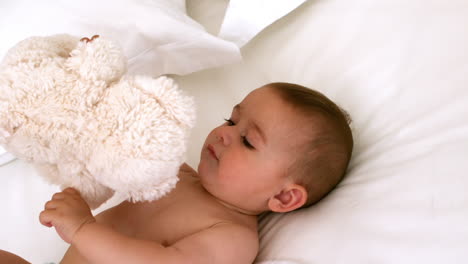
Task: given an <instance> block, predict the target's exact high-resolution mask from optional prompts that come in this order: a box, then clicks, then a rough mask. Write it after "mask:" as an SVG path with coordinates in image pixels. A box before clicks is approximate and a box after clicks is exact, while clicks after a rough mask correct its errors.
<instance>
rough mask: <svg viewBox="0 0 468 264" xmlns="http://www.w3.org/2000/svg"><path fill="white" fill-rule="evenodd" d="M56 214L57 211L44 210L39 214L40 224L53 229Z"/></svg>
mask: <svg viewBox="0 0 468 264" xmlns="http://www.w3.org/2000/svg"><path fill="white" fill-rule="evenodd" d="M55 214H56V211H55V210H44V211H42V212H41V213H40V214H39V222H41V224H42V225H44V226H47V227H52V226H53V224H52V220H53V219H54V215H55Z"/></svg>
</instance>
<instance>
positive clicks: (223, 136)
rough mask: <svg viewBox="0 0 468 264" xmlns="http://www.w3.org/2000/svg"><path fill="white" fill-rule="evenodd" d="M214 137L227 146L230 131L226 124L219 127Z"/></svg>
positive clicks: (229, 140) (229, 139)
mask: <svg viewBox="0 0 468 264" xmlns="http://www.w3.org/2000/svg"><path fill="white" fill-rule="evenodd" d="M216 138H217V139H218V140H219V141H221V143H223V145H224V146H229V145H230V144H231V138H232V135H231V131H230V129H229V127H228V126H224V127H220V128H219V130H218V133H217V134H216Z"/></svg>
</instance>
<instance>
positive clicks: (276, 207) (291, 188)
mask: <svg viewBox="0 0 468 264" xmlns="http://www.w3.org/2000/svg"><path fill="white" fill-rule="evenodd" d="M306 201H307V191H306V189H305V188H304V187H303V186H301V185H298V184H295V183H291V184H289V185H287V186H286V187H284V188H283V189H282V190H281V192H280V193H278V194H276V195H275V196H273V197H271V198H270V200H268V208H269V209H270V210H271V211H272V212H277V213H286V212H290V211H293V210H296V209H298V208H300V207H301V206H303V205H304V204H305V203H306Z"/></svg>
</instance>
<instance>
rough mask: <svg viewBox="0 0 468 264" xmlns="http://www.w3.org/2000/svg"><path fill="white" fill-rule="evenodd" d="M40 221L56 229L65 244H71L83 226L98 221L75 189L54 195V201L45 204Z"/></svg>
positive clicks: (68, 189)
mask: <svg viewBox="0 0 468 264" xmlns="http://www.w3.org/2000/svg"><path fill="white" fill-rule="evenodd" d="M39 221H40V222H41V224H43V225H45V226H47V227H52V226H53V227H55V230H56V231H57V233H58V234H59V236H60V237H61V238H62V239H63V240H64V241H65V242H67V243H71V242H72V240H73V237H74V236H75V234H76V233H77V232H78V231H79V230H80V228H81V227H82V226H84V225H85V224H88V223H93V222H96V219H95V218H94V217H93V215H92V213H91V210H90V209H89V206H88V204H86V202H85V201H84V200H83V198H81V195H80V193H79V192H78V191H77V190H75V189H73V188H67V189H65V190H63V191H62V192H59V193H56V194H54V195H53V196H52V200H50V201H48V202H47V203H46V204H45V209H44V211H42V212H41V214H40V215H39Z"/></svg>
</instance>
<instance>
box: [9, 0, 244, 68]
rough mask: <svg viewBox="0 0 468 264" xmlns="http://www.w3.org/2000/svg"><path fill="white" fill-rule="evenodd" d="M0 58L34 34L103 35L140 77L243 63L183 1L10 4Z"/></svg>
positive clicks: (24, 0) (233, 48)
mask: <svg viewBox="0 0 468 264" xmlns="http://www.w3.org/2000/svg"><path fill="white" fill-rule="evenodd" d="M0 25H1V26H0V34H1V35H2V43H1V44H0V45H1V46H0V56H3V54H4V53H5V52H6V50H7V49H8V48H10V47H11V46H13V45H14V44H15V43H16V42H18V41H20V40H22V39H24V38H26V37H30V36H33V35H50V34H55V33H69V34H73V35H77V36H86V37H90V36H92V35H94V34H100V35H105V36H106V37H108V38H111V39H113V40H115V41H117V42H118V43H119V44H120V45H121V46H122V47H123V49H124V52H125V54H126V55H127V57H128V59H129V71H130V72H131V73H138V74H150V75H153V76H159V75H161V74H168V73H173V74H180V75H183V74H188V73H191V72H195V71H200V70H203V69H207V68H211V67H217V66H220V65H224V64H228V63H232V62H235V61H238V60H240V54H239V50H238V48H237V47H236V46H235V45H234V44H233V43H231V42H228V41H224V40H222V39H220V38H217V37H214V36H212V35H211V34H209V33H207V32H206V31H205V30H204V28H203V27H202V26H201V25H200V24H198V23H197V22H195V21H194V20H192V19H191V18H190V17H189V16H187V14H186V10H185V0H152V1H136V0H116V1H114V0H99V1H92V0H83V1H69V0H48V1H32V0H22V1H21V0H20V1H11V0H10V1H6V2H5V3H2V16H1V17H0Z"/></svg>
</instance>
